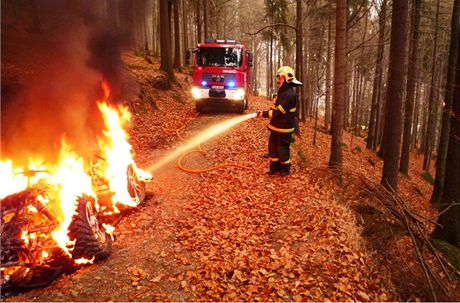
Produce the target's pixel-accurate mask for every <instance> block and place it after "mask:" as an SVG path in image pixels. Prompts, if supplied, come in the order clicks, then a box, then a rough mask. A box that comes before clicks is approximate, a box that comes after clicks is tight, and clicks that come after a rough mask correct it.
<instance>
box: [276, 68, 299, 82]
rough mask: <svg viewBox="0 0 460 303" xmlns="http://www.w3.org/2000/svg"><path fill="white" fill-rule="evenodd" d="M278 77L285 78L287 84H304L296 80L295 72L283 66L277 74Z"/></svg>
mask: <svg viewBox="0 0 460 303" xmlns="http://www.w3.org/2000/svg"><path fill="white" fill-rule="evenodd" d="M276 75H277V76H284V79H285V80H286V82H287V83H293V84H296V85H302V82H300V81H299V80H297V79H296V78H295V73H294V70H293V69H292V68H291V67H289V66H281V67H280V68H279V69H278V71H277V72H276Z"/></svg>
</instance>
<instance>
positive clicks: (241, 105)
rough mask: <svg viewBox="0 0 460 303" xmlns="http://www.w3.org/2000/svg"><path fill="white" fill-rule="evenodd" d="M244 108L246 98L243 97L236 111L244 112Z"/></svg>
mask: <svg viewBox="0 0 460 303" xmlns="http://www.w3.org/2000/svg"><path fill="white" fill-rule="evenodd" d="M245 109H246V99H244V100H243V102H241V103H240V104H238V113H240V114H244V110H245Z"/></svg>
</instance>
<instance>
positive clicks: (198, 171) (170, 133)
mask: <svg viewBox="0 0 460 303" xmlns="http://www.w3.org/2000/svg"><path fill="white" fill-rule="evenodd" d="M198 116H199V115H198V114H196V115H195V116H194V117H192V118H190V119H188V120H187V121H186V122H185V123H184V124H183V125H182V126H181V127H179V128H177V129H176V130H171V129H164V128H163V131H164V132H165V133H167V134H169V135H173V134H174V133H175V134H176V135H177V137H178V138H179V139H180V140H181V141H183V142H186V143H189V141H188V140H187V139H185V138H184V137H182V135H181V134H180V131H181V130H183V129H184V128H185V127H187V126H188V125H189V124H190V123H191V122H193V121H194V120H195V119H196V118H197V117H198ZM192 153H201V154H203V155H206V151H205V150H203V149H202V147H201V144H200V145H198V148H197V149H192V150H189V151H187V152H185V153H183V154H182V155H181V156H180V157H179V158H178V159H177V167H179V169H180V170H182V171H185V172H187V173H193V174H200V173H205V172H210V171H213V170H218V169H222V168H227V167H236V168H241V169H251V170H255V169H258V168H259V167H250V166H245V165H240V164H236V163H224V164H219V165H216V166H212V167H208V168H203V169H190V168H186V167H184V165H183V164H182V161H183V159H184V157H186V156H187V155H190V154H192Z"/></svg>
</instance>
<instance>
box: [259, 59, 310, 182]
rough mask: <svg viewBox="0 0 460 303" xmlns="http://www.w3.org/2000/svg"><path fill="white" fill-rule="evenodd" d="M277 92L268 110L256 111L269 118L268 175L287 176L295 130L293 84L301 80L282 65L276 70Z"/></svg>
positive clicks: (295, 96) (295, 100)
mask: <svg viewBox="0 0 460 303" xmlns="http://www.w3.org/2000/svg"><path fill="white" fill-rule="evenodd" d="M276 82H277V84H278V85H279V89H278V93H277V95H276V97H275V98H274V106H273V107H271V108H270V109H269V110H266V111H261V112H258V113H257V116H258V117H263V118H269V119H270V122H269V124H268V129H269V130H270V137H269V139H268V154H269V157H270V168H269V171H268V174H269V175H273V174H276V173H279V174H280V175H281V176H283V177H285V176H288V175H289V174H290V172H291V156H290V145H291V137H292V133H293V132H294V130H295V119H296V110H297V109H296V104H297V94H296V93H295V91H294V87H295V86H299V85H302V82H300V81H298V80H297V79H296V78H295V74H294V70H293V69H292V68H291V67H289V66H282V67H280V68H279V69H278V71H277V72H276Z"/></svg>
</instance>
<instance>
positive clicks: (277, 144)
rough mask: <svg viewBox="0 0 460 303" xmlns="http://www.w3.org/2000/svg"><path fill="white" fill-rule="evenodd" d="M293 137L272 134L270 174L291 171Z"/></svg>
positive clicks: (269, 152)
mask: <svg viewBox="0 0 460 303" xmlns="http://www.w3.org/2000/svg"><path fill="white" fill-rule="evenodd" d="M291 136H292V134H277V133H274V132H270V138H269V139H268V154H269V155H270V172H272V173H273V172H277V171H279V172H283V171H284V172H287V173H289V172H290V170H291V153H290V145H291Z"/></svg>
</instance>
